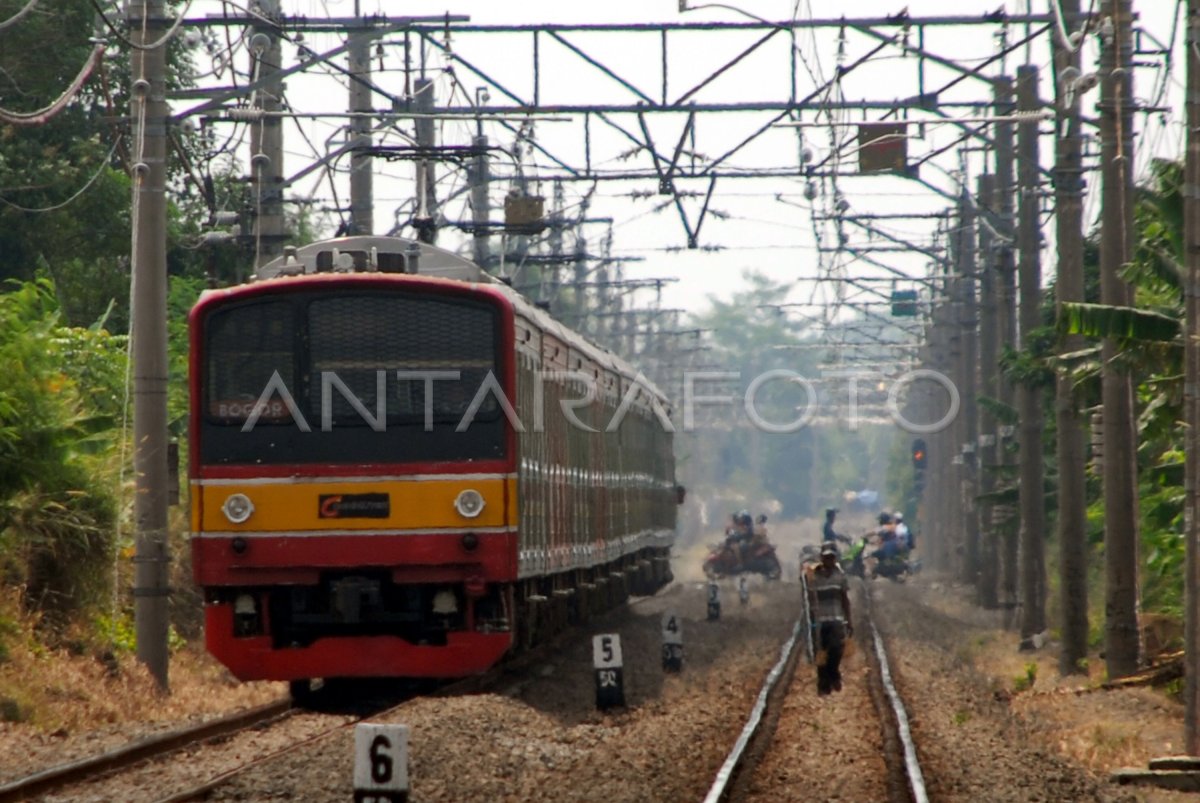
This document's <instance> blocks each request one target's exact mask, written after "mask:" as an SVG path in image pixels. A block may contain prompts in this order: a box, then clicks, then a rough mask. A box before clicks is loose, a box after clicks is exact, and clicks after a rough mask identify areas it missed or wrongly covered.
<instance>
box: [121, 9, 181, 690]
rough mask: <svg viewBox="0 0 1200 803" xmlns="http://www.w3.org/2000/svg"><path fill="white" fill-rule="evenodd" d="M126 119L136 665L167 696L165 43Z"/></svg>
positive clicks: (139, 81)
mask: <svg viewBox="0 0 1200 803" xmlns="http://www.w3.org/2000/svg"><path fill="white" fill-rule="evenodd" d="M163 12H164V1H163V0H140V2H138V1H137V0H134V2H131V3H130V4H129V6H128V7H127V9H126V20H127V21H128V22H129V31H130V36H131V38H132V41H133V42H135V43H136V44H139V45H147V44H152V43H154V42H156V41H157V40H158V39H159V38H160V37H161V36H162V35H163V32H164V31H165V29H166V25H165V24H164V23H165V20H164V16H163ZM131 61H132V64H131V77H132V81H133V86H132V91H131V92H130V116H131V118H132V120H133V177H132V178H133V265H132V274H133V278H132V281H133V310H132V326H131V330H132V331H131V334H132V337H133V444H134V445H133V470H134V475H135V478H134V484H135V494H134V502H133V515H134V522H135V527H136V535H135V538H136V554H135V556H134V559H133V561H134V564H135V576H134V587H133V606H134V607H133V611H134V628H135V630H136V633H137V657H138V660H139V661H141V662H142V663H144V664H145V665H146V667H147V668H148V669H149V670H150V674H151V675H153V676H154V679H155V680H156V681H158V685H159V688H161V689H162V690H164V691H166V690H167V688H168V683H167V664H168V661H167V629H168V626H169V622H168V608H167V597H168V595H169V594H170V588H169V586H168V581H167V575H168V566H169V565H170V561H171V556H170V548H169V542H168V532H167V487H166V486H167V201H166V183H167V181H166V180H167V170H166V159H167V136H166V135H167V131H166V125H167V115H168V112H169V109H168V108H167V94H166V93H167V88H166V67H167V48H166V45H165V44H164V45H162V46H159V47H155V48H153V49H151V50H138V49H134V50H133V51H132V53H131Z"/></svg>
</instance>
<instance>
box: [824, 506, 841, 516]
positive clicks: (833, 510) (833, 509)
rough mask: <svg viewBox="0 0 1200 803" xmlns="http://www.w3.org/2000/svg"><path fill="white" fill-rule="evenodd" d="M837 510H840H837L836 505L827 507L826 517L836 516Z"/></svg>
mask: <svg viewBox="0 0 1200 803" xmlns="http://www.w3.org/2000/svg"><path fill="white" fill-rule="evenodd" d="M837 512H838V510H837V508H836V507H827V508H825V515H826V517H829V518H832V517H833V516H836V515H837Z"/></svg>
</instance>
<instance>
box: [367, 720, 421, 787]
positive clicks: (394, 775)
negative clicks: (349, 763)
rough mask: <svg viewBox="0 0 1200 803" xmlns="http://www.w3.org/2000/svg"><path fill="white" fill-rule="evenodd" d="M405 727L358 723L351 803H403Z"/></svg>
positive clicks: (405, 750)
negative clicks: (352, 801)
mask: <svg viewBox="0 0 1200 803" xmlns="http://www.w3.org/2000/svg"><path fill="white" fill-rule="evenodd" d="M407 800H408V726H407V725H380V724H375V723H370V722H364V723H361V724H359V725H357V726H355V728H354V803H406V801H407Z"/></svg>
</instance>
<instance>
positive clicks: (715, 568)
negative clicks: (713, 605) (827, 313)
mask: <svg viewBox="0 0 1200 803" xmlns="http://www.w3.org/2000/svg"><path fill="white" fill-rule="evenodd" d="M735 549H737V547H736V546H735V545H734V543H733V542H731V541H729V540H726V541H724V542H722V543H720V544H713V545H712V548H711V551H710V552H709V553H708V557H707V558H705V559H704V576H705V577H707V578H709V579H710V580H715V579H717V578H718V577H731V576H733V575H735V574H745V573H746V572H757V573H758V574H761V575H762V576H763V577H765V578H767V579H768V580H778V579H779V578H780V577H781V576H783V566H782V565H781V564H780V563H779V558H778V557H777V556H776V554H775V545H774V544H758V545H752V546H750V547H748V548H747V552H748V554H747V555H746V558H745V560H744V561H742V565H741V569H740V570H739V569H738V559H737V553H736V552H734V550H735Z"/></svg>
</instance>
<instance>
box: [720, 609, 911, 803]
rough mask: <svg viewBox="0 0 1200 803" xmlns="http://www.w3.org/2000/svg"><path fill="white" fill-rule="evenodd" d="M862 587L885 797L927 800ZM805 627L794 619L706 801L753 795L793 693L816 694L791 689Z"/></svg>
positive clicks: (868, 676)
mask: <svg viewBox="0 0 1200 803" xmlns="http://www.w3.org/2000/svg"><path fill="white" fill-rule="evenodd" d="M860 588H861V593H860V594H859V595H858V597H859V599H860V600H862V601H863V602H862V603H860V604H859V605H858V606H856V607H857V610H858V611H859V614H858V616H856V619H857V620H858V627H857V632H858V633H869V640H870V644H869V646H867V647H865V648H864V649H865V651H866V658H867V661H868V664H869V666H870V670H869V671H868V672H866V673H865V680H866V683H867V684H868V686H869V689H868V691H869V693H870V696H871V698H872V700H873V701H874V703H875V710H876V712H877V714H878V717H879V723H880V729H881V734H880V738H881V741H882V754H883V759H884V765H885V767H886V772H887V776H888V777H887V780H886V784H885V785H886V789H887V796H888V798H889V799H891V800H893V801H905V803H907V802H908V801H913V802H914V803H926V802H927V801H928V795H927V793H926V789H925V779H924V774H923V772H922V769H921V765H920V760H919V756H918V752H917V747H916V744H915V741H914V739H913V735H912V730H911V728H910V727H909V715H908V710H907V708H906V706H905V703H904V701H903V699H902V697H901V694H900V691H899V690H898V688H897V686H896V684H895V682H894V678H893V674H892V670H891V666H892V662H891V661H890V660H889V656H888V650H887V646H886V644H885V642H884V640H883V637H882V636H881V635H880V633H879V630H878V628H877V627H876V625H875V621H874V617H873V612H872V610H871V591H870V588H869V586H861V587H860ZM864 625H865V627H864ZM806 627H807V625H806V622H805V621H804V620H803V619H798V620H797V621H796V624H795V626H794V627H793V629H792V634H791V637H790V638H789V639H788V640H787V641H786V642H785V643H784V645H783V646H782V648H781V649H780V655H779V660H778V661H777V662H776V664H775V666H774V667H773V668H772V669H771V671H770V672H769V673H768V675H767V677H766V679H765V680H764V682H763V685H762V688H761V690H760V691H759V694H758V698H757V701H756V702H755V705H754V707H753V709H752V710H751V712H750V715H749V716H748V717H747V720H746V722H745V725H744V727H743V728H742V731H741V734H740V735H739V737H738V739H737V741H736V742H735V743H734V745H733V747H732V749H731V750H730V752H729V754H728V756H727V758H726V760H725V762H724V763H723V764H722V766H721V768H720V769H719V770H718V771H717V774H716V777H715V778H714V780H713V783H712V786H711V787H710V788H709V790H708V794H707V795H706V796H705V798H704V801H705V803H727V802H728V801H734V800H743V799H749V798H753V797H754V795H753V793H752V788H753V786H754V775H755V773H756V771H758V769H759V765H760V763H761V762H762V761H763V759H764V756H765V755H766V754H767V752H768V751H769V750H770V749H771V747H772V741H773V739H774V736H775V733H776V731H777V729H778V726H779V723H780V720H781V718H783V717H786V716H789V715H793V714H794V713H795V712H794V711H792V712H788V711H787V710H785V709H786V706H785V701H786V699H787V697H788V695H789V693H796V694H809V695H811V694H813V692H812V691H811V690H808V689H803V690H799V689H797V690H793V689H792V687H793V685H794V684H795V683H796V681H797V680H798V677H797V675H798V672H797V669H798V666H799V665H800V663H801V661H802V659H803V656H804V652H805V638H804V637H805V632H804V631H805V628H806Z"/></svg>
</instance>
